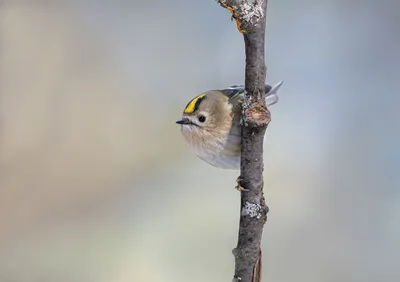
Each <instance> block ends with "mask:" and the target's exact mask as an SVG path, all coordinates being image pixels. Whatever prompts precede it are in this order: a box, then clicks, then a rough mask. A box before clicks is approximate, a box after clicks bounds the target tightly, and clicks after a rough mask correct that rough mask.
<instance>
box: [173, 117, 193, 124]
mask: <svg viewBox="0 0 400 282" xmlns="http://www.w3.org/2000/svg"><path fill="white" fill-rule="evenodd" d="M176 123H177V124H192V122H191V121H190V120H189V119H187V118H183V119H181V120H178V121H177V122H176Z"/></svg>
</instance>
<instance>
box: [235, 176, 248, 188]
mask: <svg viewBox="0 0 400 282" xmlns="http://www.w3.org/2000/svg"><path fill="white" fill-rule="evenodd" d="M242 180H243V177H241V176H239V177H238V178H237V179H236V183H237V185H236V187H235V189H236V190H238V191H239V192H242V191H243V192H247V191H249V189H246V188H244V187H243V186H242V185H241V182H242Z"/></svg>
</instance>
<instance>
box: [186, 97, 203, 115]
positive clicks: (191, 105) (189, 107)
mask: <svg viewBox="0 0 400 282" xmlns="http://www.w3.org/2000/svg"><path fill="white" fill-rule="evenodd" d="M204 96H206V94H201V95H199V96H197V97H196V98H194V99H193V100H192V101H190V103H189V104H188V105H187V106H186V108H185V113H188V114H189V113H193V112H194V110H195V108H196V103H197V101H198V100H199V99H202V98H203V97H204Z"/></svg>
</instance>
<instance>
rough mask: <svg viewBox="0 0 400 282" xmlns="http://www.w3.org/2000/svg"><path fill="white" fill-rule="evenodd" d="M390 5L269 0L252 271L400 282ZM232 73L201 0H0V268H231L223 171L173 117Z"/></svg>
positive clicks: (8, 275)
mask: <svg viewBox="0 0 400 282" xmlns="http://www.w3.org/2000/svg"><path fill="white" fill-rule="evenodd" d="M399 9H400V2H398V1H395V0H393V1H390V0H382V1H372V0H362V1H361V0H359V1H357V0H353V1H347V0H346V1H345V0H339V1H337V0H336V1H327V0H318V1H317V0H305V1H295V0H280V1H273V0H270V1H269V8H268V24H267V38H266V52H267V66H268V73H267V82H268V83H270V84H273V83H276V82H277V81H279V80H284V85H283V87H282V88H281V91H280V101H279V103H278V104H276V105H274V106H273V107H272V108H271V112H272V122H271V124H270V126H269V128H268V131H267V135H266V141H265V172H264V176H265V196H266V200H267V204H268V205H269V207H270V213H269V217H268V222H267V225H266V227H265V229H264V235H263V242H262V249H263V253H264V263H263V273H264V275H263V281H274V282H289V281H300V282H301V281H307V282H313V281H315V282H317V281H318V282H319V281H326V282H336V281H360V282H369V281H371V282H375V281H380V282H383V281H388V282H391V281H399V280H398V279H399V277H400V269H399V267H398V266H399V261H400V176H399V174H400V149H399V143H400V125H399V124H400V114H399V105H400V95H399V94H400V93H399V90H398V89H399V88H398V85H397V83H398V82H399V78H400V67H399V64H400V53H399V50H400V47H399V45H400V33H399V32H398V28H399V25H400V18H399V17H398V13H399ZM243 81H244V44H243V38H242V36H241V35H240V34H239V33H238V32H237V30H236V25H235V23H234V22H231V21H230V14H229V12H228V11H226V10H224V9H222V8H220V7H219V6H218V5H217V4H216V3H215V1H213V0H208V1H184V0H173V1H157V0H156V1H140V2H138V1H117V0H116V1H111V0H108V1H105V0H104V1H90V0H81V1H78V0H76V1H70V0H58V1H35V0H30V1H28V0H27V1H21V0H2V1H1V3H0V282H25V281H26V282H28V281H29V282H30V281H35V282H36V281H37V282H47V281H57V282H64V281H65V282H81V281H82V282H92V281H95V282H128V281H129V282H131V281H149V282H170V281H171V282H172V281H174V282H175V281H178V282H180V281H182V282H186V281H191V282H196V281H231V279H232V276H233V270H234V258H233V255H232V253H231V251H232V249H233V248H234V247H235V246H236V242H237V228H238V219H239V198H240V195H239V193H238V192H237V191H236V190H235V189H234V186H235V184H236V183H235V179H236V177H237V176H238V172H235V171H224V170H220V169H216V168H213V167H211V166H208V165H207V164H206V163H204V162H202V161H201V160H199V159H198V158H196V157H195V156H194V155H193V154H192V153H191V152H190V151H189V149H188V147H187V145H186V143H185V142H184V140H183V138H182V137H181V135H180V129H179V126H177V125H176V124H175V123H174V122H175V121H176V120H178V119H179V118H180V117H181V113H182V110H183V108H184V106H185V105H186V103H187V102H188V101H189V100H190V99H191V98H193V97H194V96H196V95H197V94H199V93H201V92H202V91H204V90H208V89H214V88H223V87H226V86H229V85H231V84H237V83H243Z"/></svg>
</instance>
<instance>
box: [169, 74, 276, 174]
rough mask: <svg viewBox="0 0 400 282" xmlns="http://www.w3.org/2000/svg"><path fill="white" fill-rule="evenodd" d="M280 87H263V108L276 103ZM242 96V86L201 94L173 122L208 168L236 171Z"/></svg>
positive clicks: (239, 150)
mask: <svg viewBox="0 0 400 282" xmlns="http://www.w3.org/2000/svg"><path fill="white" fill-rule="evenodd" d="M282 83H283V82H282V81H280V82H278V83H277V84H275V85H274V86H270V85H265V93H266V104H267V106H271V105H273V104H275V103H276V102H278V94H277V92H278V89H279V88H280V87H281V85H282ZM244 93H245V89H244V86H243V85H234V86H230V87H229V88H227V89H223V90H210V91H207V92H204V93H203V94H201V95H198V96H197V97H195V98H193V99H192V100H191V101H190V102H189V103H188V104H187V105H186V107H185V110H184V111H183V115H182V119H181V120H179V121H177V122H176V123H178V124H180V125H181V133H182V135H183V137H184V138H185V140H186V141H187V142H188V144H189V146H190V148H191V149H192V150H193V151H194V153H195V154H196V155H197V156H198V157H199V158H200V159H202V160H203V161H205V162H207V163H208V164H210V165H212V166H215V167H218V168H223V169H240V154H241V130H242V128H241V125H240V119H241V114H242V107H241V102H242V101H243V98H244Z"/></svg>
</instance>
